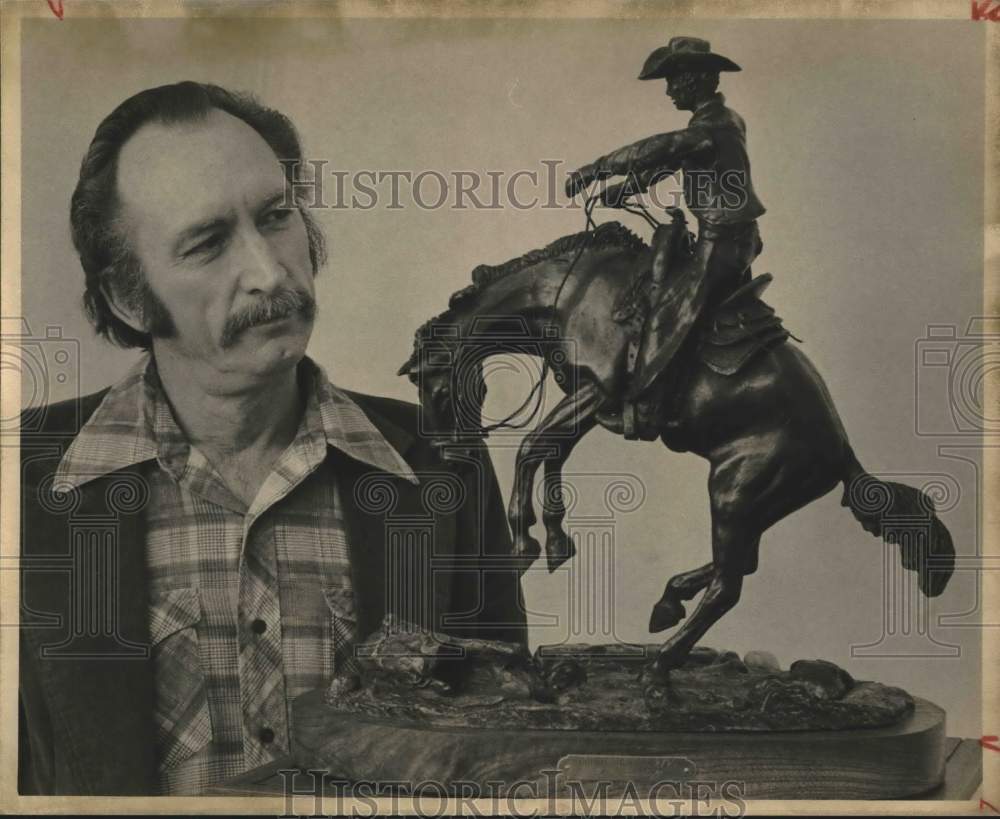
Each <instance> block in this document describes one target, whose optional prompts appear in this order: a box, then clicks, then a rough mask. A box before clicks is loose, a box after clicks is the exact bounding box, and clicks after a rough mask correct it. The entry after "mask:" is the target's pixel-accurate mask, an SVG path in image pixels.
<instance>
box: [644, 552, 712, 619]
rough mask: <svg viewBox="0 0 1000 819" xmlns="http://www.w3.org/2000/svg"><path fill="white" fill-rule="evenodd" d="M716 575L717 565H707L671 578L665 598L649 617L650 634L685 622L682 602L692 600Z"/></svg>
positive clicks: (662, 598) (664, 594) (664, 592)
mask: <svg viewBox="0 0 1000 819" xmlns="http://www.w3.org/2000/svg"><path fill="white" fill-rule="evenodd" d="M714 573H715V564H714V563H706V564H705V565H704V566H699V567H698V568H697V569H692V570H691V571H689V572H683V573H682V574H675V575H674V576H673V577H671V578H670V580H668V581H667V585H666V588H664V590H663V596H662V597H661V598H660V599H659V601H657V603H656V605H655V606H653V612H652V614H650V616H649V631H650V633H651V634H655V633H656V632H658V631H663V630H664V629H668V628H670V627H671V626H676V625H677V624H678V623H679V622H680V621H681V620H683V619H684V618H685V617H686V616H687V612H685V611H684V606H683V605H682V604H681V601H682V600H690V599H691V598H692V597H694V596H695V595H696V594H697V593H698V592H700V591H701V590H702V589H704V588H705V587H706V586H707V585H708V584H709V583H710V582H711V581H712V576H713V575H714Z"/></svg>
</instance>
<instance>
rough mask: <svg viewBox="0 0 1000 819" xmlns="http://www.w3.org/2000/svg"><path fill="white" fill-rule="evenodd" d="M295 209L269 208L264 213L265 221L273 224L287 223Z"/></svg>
mask: <svg viewBox="0 0 1000 819" xmlns="http://www.w3.org/2000/svg"><path fill="white" fill-rule="evenodd" d="M294 212H295V211H294V210H293V209H292V208H275V209H274V210H269V211H268V212H267V213H266V214H264V223H265V224H267V225H271V226H274V227H276V226H280V225H283V224H285V222H287V221H288V220H289V219H290V218H291V217H292V214H293V213H294Z"/></svg>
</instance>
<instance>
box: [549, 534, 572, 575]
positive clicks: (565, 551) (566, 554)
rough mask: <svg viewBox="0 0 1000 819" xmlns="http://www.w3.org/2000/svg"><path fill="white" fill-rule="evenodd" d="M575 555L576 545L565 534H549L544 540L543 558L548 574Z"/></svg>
mask: <svg viewBox="0 0 1000 819" xmlns="http://www.w3.org/2000/svg"><path fill="white" fill-rule="evenodd" d="M575 554H576V545H575V544H574V543H573V539H572V538H571V537H569V536H568V535H567V534H566V533H565V532H557V533H554V534H550V535H549V536H548V538H547V539H546V540H545V558H546V562H547V564H548V569H549V573H550V574H551V573H552V572H554V571H555V570H556V569H558V568H559V567H560V566H562V564H563V563H565V562H566V561H567V560H569V559H570V558H571V557H573V556H574V555H575Z"/></svg>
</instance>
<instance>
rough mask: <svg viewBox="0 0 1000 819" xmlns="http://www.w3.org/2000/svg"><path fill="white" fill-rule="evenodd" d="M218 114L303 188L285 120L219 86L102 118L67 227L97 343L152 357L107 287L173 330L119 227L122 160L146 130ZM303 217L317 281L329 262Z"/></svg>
mask: <svg viewBox="0 0 1000 819" xmlns="http://www.w3.org/2000/svg"><path fill="white" fill-rule="evenodd" d="M213 109H216V110H219V111H224V112H225V113H227V114H231V115H232V116H234V117H236V118H237V119H240V120H242V121H243V122H245V123H246V124H247V125H249V126H250V127H251V128H253V129H254V130H255V131H256V132H257V133H258V134H260V136H261V137H262V138H263V139H264V141H265V142H267V144H268V145H269V146H270V147H271V150H272V151H274V153H275V156H276V157H277V158H278V159H280V160H282V161H283V165H284V170H285V176H286V178H287V179H288V181H289V182H290V183H293V185H294V183H295V182H297V181H298V172H299V168H300V165H301V161H302V147H301V144H300V142H299V137H298V134H297V133H296V131H295V126H294V125H292V122H291V120H290V119H288V117H286V116H285V115H284V114H282V113H280V112H279V111H275V110H273V109H271V108H267V107H266V106H264V105H261V104H260V103H259V102H258V101H257V100H256V99H254V97H253V96H251V95H250V94H243V93H237V92H234V91H228V90H226V89H225V88H220V87H219V86H217V85H209V84H205V83H197V82H180V83H176V84H174V85H162V86H159V87H158V88H149V89H147V90H145V91H141V92H139V93H138V94H136V95H135V96H132V97H129V98H128V99H127V100H125V101H124V102H123V103H122V104H121V105H119V106H118V107H117V108H115V110H114V111H112V112H111V113H110V114H109V115H108V116H107V117H105V118H104V120H103V121H102V122H101V124H100V125H98V126H97V131H96V132H95V133H94V138H93V140H92V141H91V143H90V147H89V148H88V149H87V154H86V156H84V158H83V162H82V163H81V166H80V179H79V181H78V182H77V185H76V190H74V191H73V199H72V203H71V205H70V225H71V229H72V235H73V246H74V247H75V248H76V252H77V253H78V254H79V256H80V263H81V264H82V265H83V271H84V274H85V276H86V289H85V291H84V295H83V303H84V309H85V311H86V313H87V317H88V318H89V319H90V321H91V323H92V324H93V325H94V329H95V330H96V331H97V333H98V334H99V335H102V336H104V337H105V338H107V339H108V340H109V341H111V342H112V343H114V344H117V345H119V346H121V347H142V348H144V349H149V348H150V347H151V346H152V336H151V335H150V334H149V333H144V332H139V331H138V330H135V329H133V328H132V327H130V326H129V325H128V324H126V323H125V322H123V321H122V320H121V319H119V318H118V317H117V316H116V315H115V314H114V312H113V311H112V310H111V307H110V305H109V304H108V301H107V298H106V297H105V295H104V293H103V292H102V289H101V287H102V285H104V287H106V288H107V289H108V290H109V291H110V292H111V293H113V294H114V296H115V298H118V299H121V300H122V303H123V304H125V305H127V306H128V307H129V308H131V309H133V310H135V311H137V312H139V314H140V315H143V316H145V317H146V318H147V319H148V320H149V321H150V322H151V324H152V326H153V327H154V328H155V327H157V326H158V327H160V328H164V327H169V326H170V322H169V315H168V314H165V312H164V311H163V308H162V307H160V306H159V303H158V302H157V300H156V298H155V296H154V295H153V293H152V291H151V290H150V289H149V285H148V283H147V281H146V277H145V274H144V272H143V270H142V266H141V264H140V263H139V260H138V258H137V257H136V255H135V253H134V252H133V250H132V248H131V247H130V245H129V242H128V238H127V236H126V235H125V231H124V229H123V226H122V224H121V219H120V216H121V212H120V209H121V201H120V199H119V196H118V191H117V176H118V157H119V155H120V154H121V150H122V147H123V146H124V145H125V143H126V142H128V140H129V139H131V138H132V136H133V135H134V134H135V133H136V132H137V131H138V130H139V129H140V128H142V127H143V126H144V125H147V124H149V123H158V124H162V125H171V124H174V123H187V122H197V121H199V120H202V119H204V118H205V117H206V116H208V114H210V113H211V111H212V110H213ZM286 160H287V161H286ZM293 189H294V188H293ZM299 211H300V212H301V214H302V218H303V220H304V222H305V226H306V233H307V235H308V239H309V257H310V259H311V261H312V266H313V275H315V274H316V272H317V271H318V270H319V268H320V266H321V265H322V264H323V262H324V260H325V257H326V249H325V244H324V241H323V235H322V233H321V232H320V229H319V227H318V225H317V224H316V222H315V221H314V220H313V218H312V216H311V214H310V213H309V211H308V209H307V208H305V207H304V206H302V204H301V203H300V204H299Z"/></svg>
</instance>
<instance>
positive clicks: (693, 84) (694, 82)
mask: <svg viewBox="0 0 1000 819" xmlns="http://www.w3.org/2000/svg"><path fill="white" fill-rule="evenodd" d="M672 84H673V85H674V86H675V87H676V86H680V87H681V88H689V89H691V90H692V91H694V92H695V93H697V94H698V96H701V97H705V96H708V95H709V94H714V93H715V91H716V89H718V87H719V72H718V71H678V72H677V74H676V75H675V76H674V78H673V81H672Z"/></svg>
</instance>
